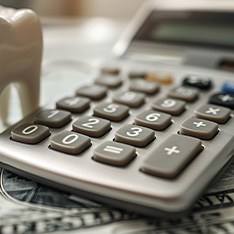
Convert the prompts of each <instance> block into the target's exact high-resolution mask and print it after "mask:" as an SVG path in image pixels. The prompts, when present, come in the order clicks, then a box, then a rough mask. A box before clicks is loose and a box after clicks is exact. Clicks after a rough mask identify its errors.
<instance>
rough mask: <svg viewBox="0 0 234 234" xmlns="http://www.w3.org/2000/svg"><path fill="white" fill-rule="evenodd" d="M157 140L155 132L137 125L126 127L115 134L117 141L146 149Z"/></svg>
mask: <svg viewBox="0 0 234 234" xmlns="http://www.w3.org/2000/svg"><path fill="white" fill-rule="evenodd" d="M154 139H155V133H154V131H152V130H150V129H148V128H145V127H140V126H137V125H131V124H129V125H126V126H124V127H122V128H120V129H119V130H118V131H116V133H115V140H116V141H118V142H122V143H125V144H129V145H134V146H138V147H145V146H147V145H148V144H149V143H150V142H151V141H153V140H154Z"/></svg>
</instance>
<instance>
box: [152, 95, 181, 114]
mask: <svg viewBox="0 0 234 234" xmlns="http://www.w3.org/2000/svg"><path fill="white" fill-rule="evenodd" d="M152 108H153V109H154V110H159V111H162V112H166V113H168V114H171V115H180V114H182V113H183V112H184V110H185V102H184V101H179V100H175V99H171V98H163V99H159V100H156V101H155V102H153V104H152Z"/></svg>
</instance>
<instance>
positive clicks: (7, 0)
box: [0, 0, 145, 20]
mask: <svg viewBox="0 0 234 234" xmlns="http://www.w3.org/2000/svg"><path fill="white" fill-rule="evenodd" d="M143 2H145V0H118V1H116V0H49V1H48V0H0V4H2V5H5V6H12V7H16V8H22V7H28V8H31V9H33V10H34V11H36V12H37V13H38V14H39V15H41V16H47V17H50V16H68V17H77V16H78V17H106V18H113V19H126V20H127V19H130V18H132V16H133V15H134V14H135V12H136V11H137V9H138V8H139V7H140V6H141V4H142V3H143Z"/></svg>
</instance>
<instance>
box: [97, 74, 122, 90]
mask: <svg viewBox="0 0 234 234" xmlns="http://www.w3.org/2000/svg"><path fill="white" fill-rule="evenodd" d="M95 83H96V84H98V85H104V86H106V87H108V88H118V87H119V86H120V85H121V84H122V80H121V79H120V78H119V77H118V76H111V75H109V76H108V75H106V76H101V77H98V78H97V79H96V80H95Z"/></svg>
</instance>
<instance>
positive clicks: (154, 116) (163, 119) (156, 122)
mask: <svg viewBox="0 0 234 234" xmlns="http://www.w3.org/2000/svg"><path fill="white" fill-rule="evenodd" d="M134 122H135V124H138V125H141V126H145V127H148V128H151V129H153V130H159V131H161V130H164V129H165V128H167V127H168V126H169V125H170V124H171V116H170V115H168V114H164V113H161V112H157V111H153V110H148V111H144V112H142V113H140V114H139V115H137V116H136V117H135V121H134Z"/></svg>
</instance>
